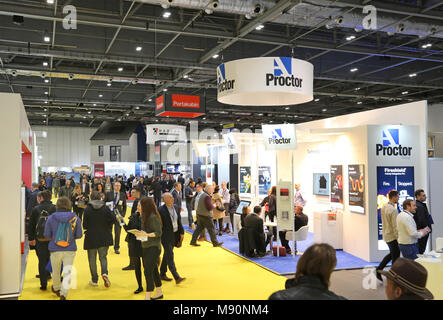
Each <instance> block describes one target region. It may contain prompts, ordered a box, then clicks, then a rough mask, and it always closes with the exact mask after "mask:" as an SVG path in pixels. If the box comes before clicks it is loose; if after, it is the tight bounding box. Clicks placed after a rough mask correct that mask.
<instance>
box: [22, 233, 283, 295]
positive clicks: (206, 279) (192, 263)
mask: <svg viewBox="0 0 443 320" xmlns="http://www.w3.org/2000/svg"><path fill="white" fill-rule="evenodd" d="M125 236H126V232H125V231H124V230H122V235H121V248H120V252H121V253H120V255H116V254H115V253H114V250H113V248H110V249H109V253H108V269H109V278H110V280H111V287H110V288H108V289H107V288H105V287H104V285H103V280H102V279H101V278H100V280H99V286H98V287H91V286H89V285H88V282H89V281H90V273H89V264H88V258H87V254H86V251H85V250H83V240H78V241H77V246H78V251H77V255H76V258H75V262H74V267H75V269H76V272H77V276H76V277H73V279H76V281H75V280H73V282H72V287H73V289H71V290H70V292H69V295H68V300H143V299H144V293H140V294H138V295H135V294H133V291H134V290H135V289H136V288H137V282H136V280H135V275H134V271H122V267H125V266H127V265H128V263H129V258H128V247H127V243H126V242H125V241H124V238H125ZM190 238H191V236H190V235H189V234H188V233H187V232H185V240H184V242H183V247H182V248H179V249H177V248H176V249H175V250H174V252H175V262H176V266H177V270H178V272H179V274H180V275H181V276H182V277H186V280H185V281H184V282H182V283H181V284H180V285H176V284H175V281H171V282H163V291H164V296H165V300H166V299H167V300H243V299H246V300H249V299H251V300H252V299H258V300H263V299H267V298H268V297H269V296H270V295H271V294H272V293H273V292H274V291H276V290H280V289H283V288H284V283H285V280H286V279H285V278H284V277H282V276H278V275H276V274H274V273H272V272H269V271H267V270H265V269H263V268H261V267H260V266H257V265H255V264H254V263H251V262H249V261H247V260H245V259H243V258H241V257H238V256H236V255H235V254H232V253H230V252H229V251H226V250H224V249H222V248H214V247H212V244H210V243H209V242H199V243H200V244H201V245H202V246H201V247H191V246H190V245H189V242H190ZM97 266H98V271H99V274H100V264H99V262H98V259H97ZM36 274H38V260H37V256H36V253H35V250H31V251H30V253H29V258H28V264H27V268H26V276H25V282H24V287H23V294H22V296H21V297H20V299H22V300H56V299H58V298H57V296H56V295H55V294H53V293H52V292H51V290H50V287H51V285H52V281H51V280H50V281H49V284H48V290H47V291H44V292H42V291H40V281H39V279H37V278H36V277H35V275H36ZM168 276H169V277H172V276H171V274H170V273H169V272H168ZM143 286H146V283H145V281H144V278H143ZM145 289H146V288H145Z"/></svg>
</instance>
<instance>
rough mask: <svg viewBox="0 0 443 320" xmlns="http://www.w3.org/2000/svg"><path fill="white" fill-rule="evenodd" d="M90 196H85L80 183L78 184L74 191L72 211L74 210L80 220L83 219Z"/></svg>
mask: <svg viewBox="0 0 443 320" xmlns="http://www.w3.org/2000/svg"><path fill="white" fill-rule="evenodd" d="M88 201H89V198H88V197H85V195H84V194H83V193H82V188H81V185H80V184H76V185H75V188H74V192H73V193H72V197H71V203H72V209H73V210H72V211H74V212H75V213H76V214H77V216H78V217H79V218H80V220H83V212H84V211H85V208H86V206H87V205H88Z"/></svg>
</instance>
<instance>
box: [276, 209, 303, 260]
mask: <svg viewBox="0 0 443 320" xmlns="http://www.w3.org/2000/svg"><path fill="white" fill-rule="evenodd" d="M294 215H295V216H294V231H298V230H299V229H300V228H301V227H304V226H306V225H308V216H307V215H305V214H304V213H303V207H302V206H296V207H295V209H294ZM278 236H279V237H280V241H281V245H282V246H284V247H285V248H286V253H287V254H291V253H292V252H291V247H289V241H288V240H286V230H282V231H280V232H279V233H278ZM294 250H295V254H297V242H295V243H294Z"/></svg>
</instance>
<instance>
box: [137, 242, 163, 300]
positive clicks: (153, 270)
mask: <svg viewBox="0 0 443 320" xmlns="http://www.w3.org/2000/svg"><path fill="white" fill-rule="evenodd" d="M142 250H143V268H144V269H145V278H146V291H147V292H152V291H154V285H155V287H157V288H160V287H161V286H162V281H161V279H160V274H159V273H158V259H159V258H160V249H159V248H158V247H149V248H143V249H142Z"/></svg>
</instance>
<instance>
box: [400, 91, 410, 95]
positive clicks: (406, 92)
mask: <svg viewBox="0 0 443 320" xmlns="http://www.w3.org/2000/svg"><path fill="white" fill-rule="evenodd" d="M408 93H409V92H408V91H403V92H402V93H401V94H402V95H405V94H408Z"/></svg>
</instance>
